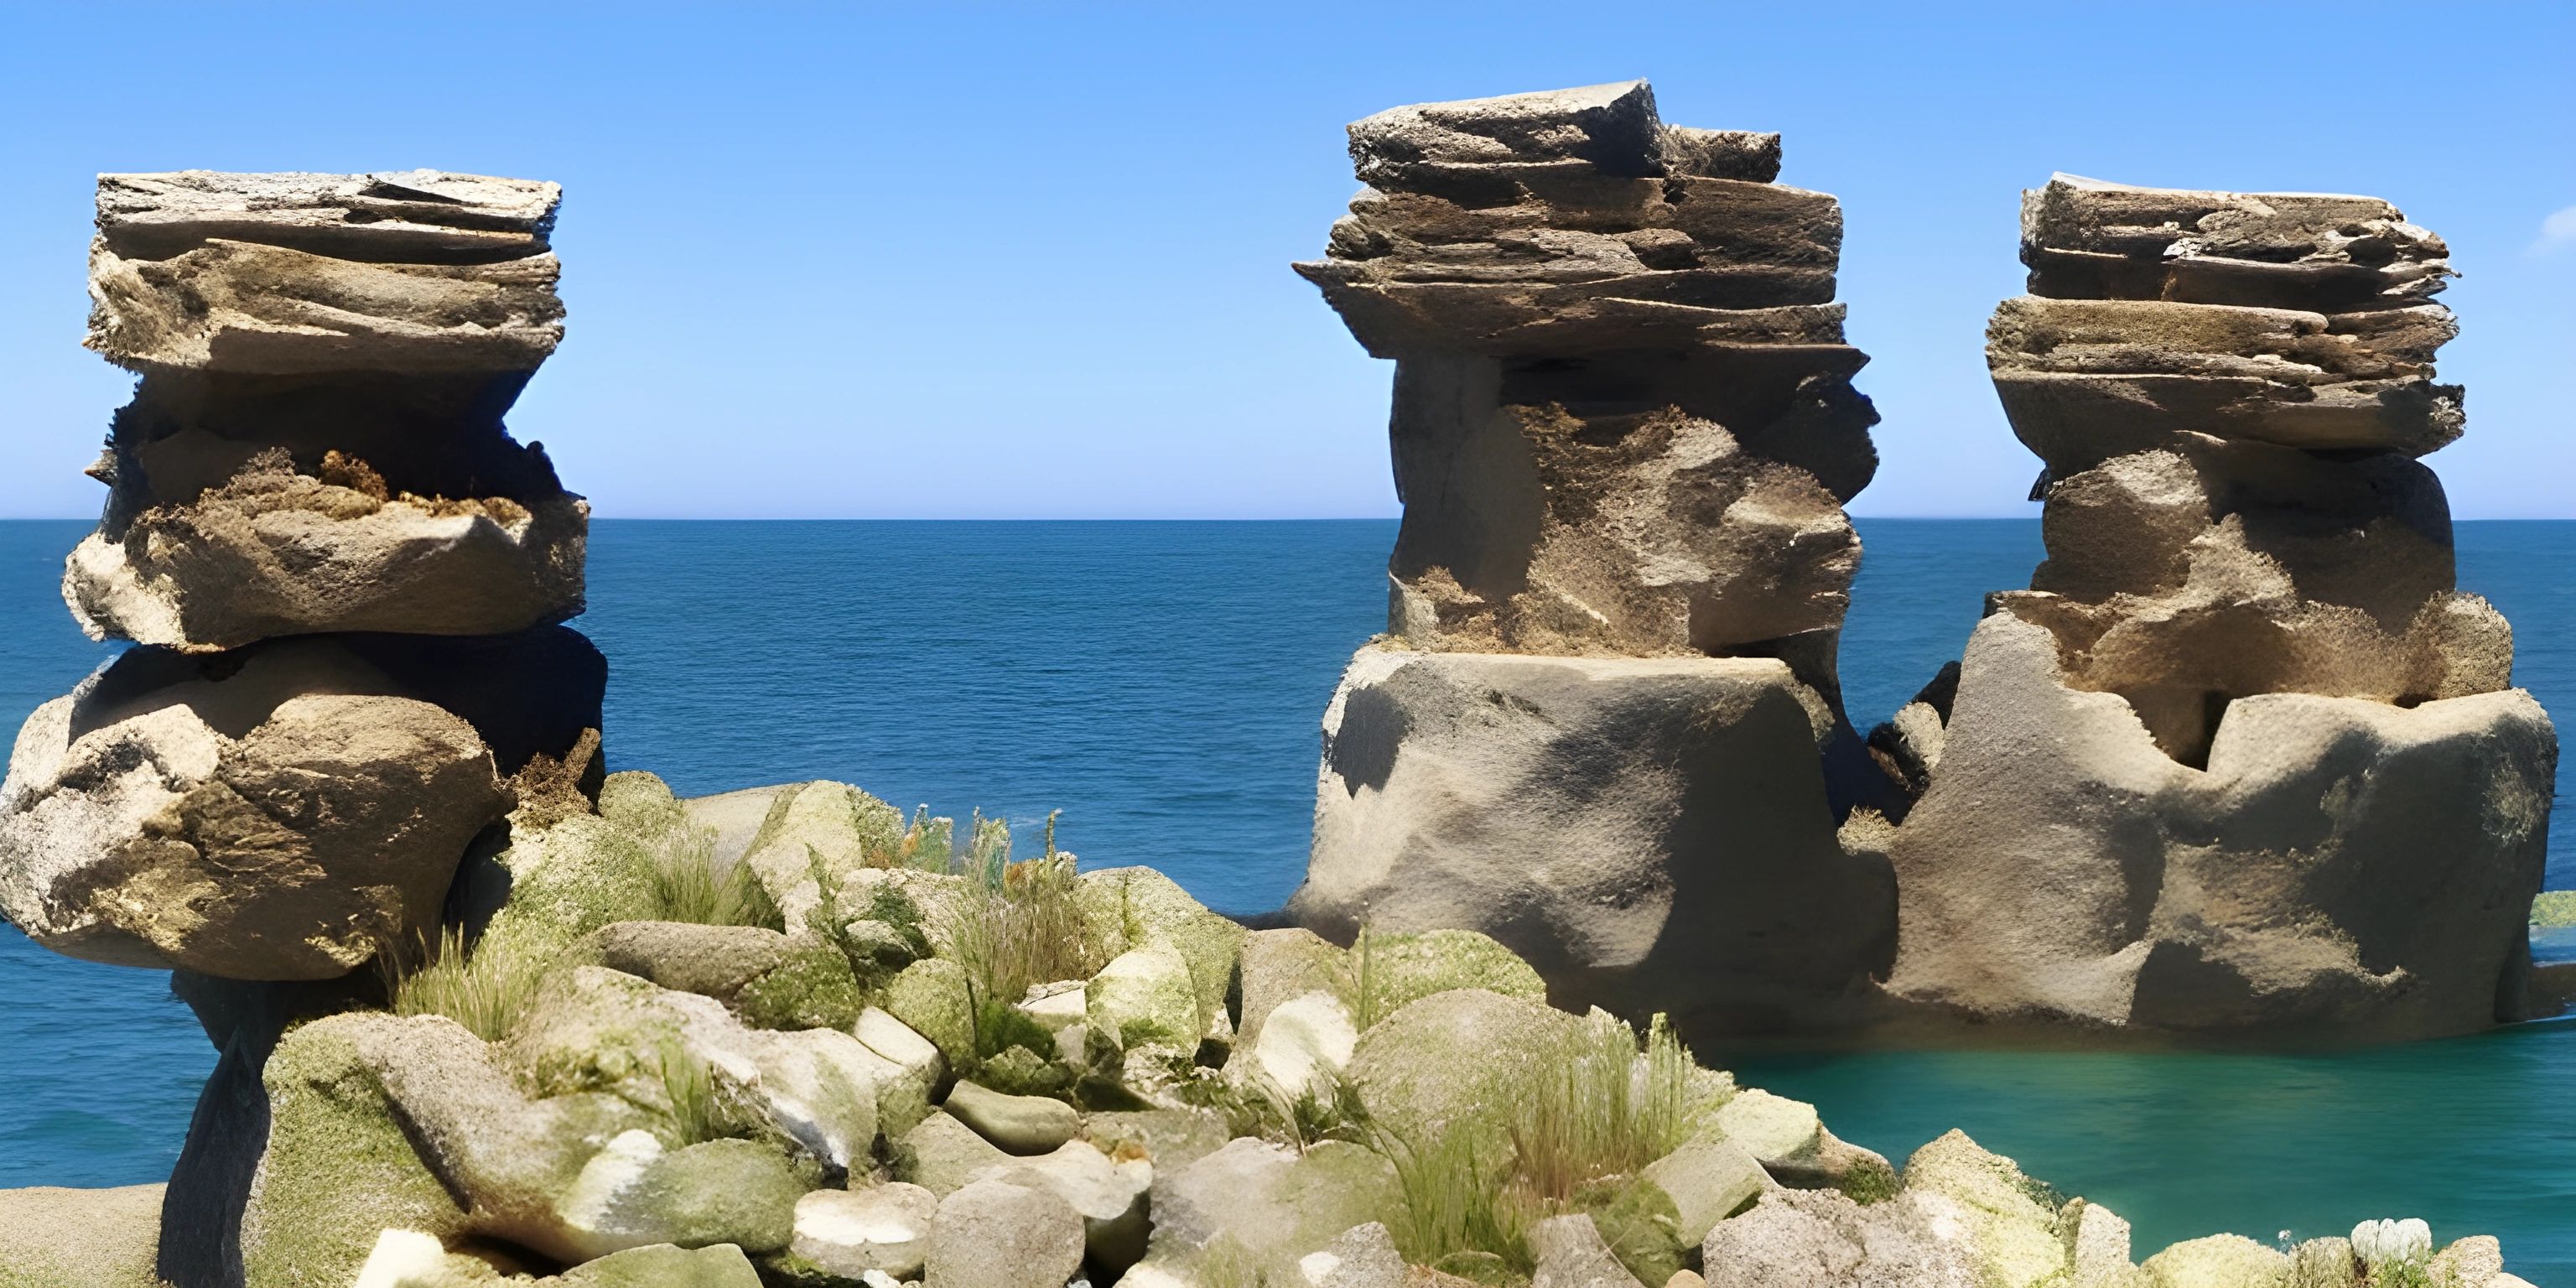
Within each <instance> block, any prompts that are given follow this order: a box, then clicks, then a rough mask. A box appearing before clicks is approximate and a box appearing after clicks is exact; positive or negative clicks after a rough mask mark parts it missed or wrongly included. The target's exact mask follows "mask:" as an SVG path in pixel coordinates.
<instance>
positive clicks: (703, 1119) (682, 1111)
mask: <svg viewBox="0 0 2576 1288" xmlns="http://www.w3.org/2000/svg"><path fill="white" fill-rule="evenodd" d="M656 1065H657V1068H656V1070H655V1072H656V1073H658V1074H659V1075H660V1080H661V1084H662V1097H663V1099H664V1101H665V1102H667V1103H668V1104H669V1105H670V1108H671V1135H672V1140H671V1141H670V1142H669V1143H670V1146H671V1147H672V1148H673V1149H685V1148H687V1147H688V1146H691V1145H695V1144H698V1143H699V1142H701V1141H710V1140H715V1139H717V1138H718V1137H720V1136H722V1135H724V1134H725V1133H724V1113H723V1109H722V1106H721V1104H720V1103H719V1101H718V1099H717V1091H716V1080H715V1074H714V1073H713V1072H712V1071H711V1070H709V1069H708V1068H707V1066H706V1065H705V1064H704V1063H703V1062H701V1061H699V1060H698V1059H697V1058H696V1057H695V1056H692V1055H690V1054H689V1053H688V1051H687V1050H686V1049H684V1048H682V1047H681V1046H680V1045H679V1044H678V1043H676V1042H673V1043H670V1044H667V1045H665V1046H664V1047H663V1048H662V1050H661V1052H660V1055H659V1057H658V1059H657V1060H656Z"/></svg>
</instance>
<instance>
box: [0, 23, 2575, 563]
mask: <svg viewBox="0 0 2576 1288" xmlns="http://www.w3.org/2000/svg"><path fill="white" fill-rule="evenodd" d="M2571 67H2576V6H2571V5H2566V4H2532V5H2505V4H2494V5H2466V4H2463V5H2424V4H2420V3H2418V4H2403V5H2399V4H2386V5H2381V4H2369V3H2339V4H2288V3H2246V4H2224V5H2205V6H2201V5H2192V4H2177V3H2159V4H2154V5H2143V4H2116V5H2114V4H2098V5H2097V4H2089V3H2073V2H2063V3H2058V4H2051V5H2044V6H2043V5H2033V6H2028V7H2018V6H2015V7H2007V6H1989V7H1968V6H1936V5H1926V4H1921V3H1910V4H1891V5H1883V6H1882V5H1866V4H1839V5H1815V6H1802V5H1796V4H1788V3H1768V4H1759V5H1738V4H1702V5H1658V4H1647V3H1627V4H1617V5H1601V4H1588V3H1578V2H1576V0H1555V2H1554V3H1546V4H1512V3H1499V2H1496V0H1486V2H1484V3H1476V4H1462V5H1439V6H1430V5H1423V6H1400V5H1395V4H1391V3H1385V2H1384V0H1380V2H1378V3H1363V4H1348V5H1343V4H1325V3H1306V4H1298V5H1293V6H1251V5H1241V6H1238V5H1231V4H1209V3H1204V0H1202V2H1201V3H1195V4H1189V5H1179V6H1171V7H1167V8H1149V7H1143V6H1134V5H1073V4H1056V5H1043V6H1035V5H1033V6H1029V7H1025V8H1007V7H945V6H942V7H936V8H934V7H933V6H929V5H921V6H914V7H908V8H903V9H898V8H895V7H891V6H884V7H879V6H860V5H845V6H812V7H802V6H783V5H762V4H724V5H717V4H707V5H702V6H670V5H657V4H650V3H625V4H617V5H600V6H595V7H592V6H576V5H569V4H550V3H544V2H543V0H521V2H520V3H515V4H508V5H485V4H476V3H464V2H459V0H442V2H441V3H438V4H390V3H388V4H377V3H352V2H350V0H336V2H335V3H330V4H317V5H289V4H265V5H248V4H234V5H218V4H192V5H174V6H145V5H129V4H114V3H98V4H42V5H39V4H28V3H11V4H10V5H9V6H8V7H7V8H5V9H0V121H5V122H6V124H5V125H0V174H5V175H6V176H7V180H6V184H5V187H0V391H5V392H4V393H0V417H5V422H0V425H5V427H4V428H0V515H6V516H41V515H59V516H86V515H89V514H92V513H95V510H96V507H97V502H98V486H97V485H96V484H95V483H92V482H91V481H90V480H88V479H86V478H83V477H82V476H81V475H80V473H79V469H80V467H81V466H82V465H84V464H86V463H88V461H89V460H90V459H91V457H92V456H93V455H94V453H95V450H96V444H97V439H98V437H99V435H100V434H101V433H103V432H104V429H105V426H106V423H107V416H108V413H109V411H110V410H111V409H112V408H113V407H115V406H116V405H117V404H118V403H120V402H122V401H123V399H124V395H125V389H126V386H127V379H126V378H125V377H123V376H121V375H120V374H119V373H117V372H116V371H115V370H113V369H112V368H110V367H108V366H107V365H106V364H105V363H103V362H101V361H99V360H98V359H97V358H95V357H93V356H91V355H90V354H88V353H87V352H86V351H84V350H82V349H81V348H80V347H79V345H78V341H79V338H80V333H81V323H82V318H83V315H84V312H85V310H86V308H87V300H86V297H85V295H84V293H83V289H82V278H83V267H82V261H83V255H84V252H85V247H86V244H87V240H88V236H89V220H90V190H91V182H92V176H93V174H94V173H95V172H97V171H102V170H143V171H149V170H176V169H186V168H206V169H222V170H326V171H354V170H372V169H409V168H412V167H416V166H432V167H439V168H444V169H451V170H463V171H473V172H480V173H487V174H501V175H514V176H525V177H535V178H546V179H554V180H558V181H560V182H561V183H562V184H563V185H564V187H565V189H566V192H567V196H566V199H565V202H564V209H563V216H562V221H561V224H560V227H559V231H558V236H557V241H556V245H557V248H558V250H559V251H560V252H561V253H562V255H563V257H564V260H565V264H566V269H565V275H564V295H565V297H566V300H567V302H568V303H569V305H570V308H571V312H572V316H571V323H570V325H571V331H570V336H569V338H568V339H567V341H566V342H565V344H564V347H563V349H562V351H561V352H560V353H558V354H557V355H556V356H555V358H554V359H553V360H552V361H551V362H549V363H548V364H547V366H546V368H545V370H544V371H543V372H542V373H541V374H540V375H539V376H538V377H537V380H536V382H535V384H534V385H533V386H531V388H530V389H529V391H528V394H527V396H526V397H525V398H523V399H522V400H521V402H520V404H519V408H518V411H517V413H516V414H515V415H514V416H513V417H512V424H513V426H514V428H515V429H516V430H517V432H518V434H519V435H520V437H522V438H537V439H542V440H544V442H545V443H546V444H547V446H548V448H549V450H550V451H552V453H553V455H554V458H555V460H556V462H557V464H558V466H559V467H560V469H561V470H562V472H563V475H564V477H565V479H566V481H567V482H568V483H569V484H570V485H571V486H572V487H574V488H575V489H576V490H578V491H582V492H585V493H588V494H589V495H590V496H591V497H592V498H593V500H594V502H595V503H596V505H597V511H598V513H600V514H601V515H604V516H668V517H692V516H710V517H769V516H776V517H838V516H851V517H947V516H955V517H1018V516H1028V517H1120V516H1135V517H1296V516H1366V515H1387V514H1392V513H1394V512H1395V498H1394V492H1393V489H1392V487H1391V486H1390V485H1389V482H1388V478H1387V464H1386V444H1385V429H1384V426H1385V413H1386V407H1385V402H1386V387H1387V380H1388V375H1389V372H1390V369H1391V368H1390V364H1386V363H1380V362H1374V361H1371V360H1370V359H1368V358H1367V357H1365V356H1364V355H1362V354H1361V352H1360V350H1359V348H1358V346H1357V345H1355V344H1354V343H1352V341H1351V340H1350V338H1349V336H1348V334H1347V333H1346V332H1345V331H1344V330H1343V329H1342V326H1341V324H1340V323H1339V321H1337V320H1336V319H1335V318H1334V316H1333V315H1332V313H1331V311H1330V310H1328V309H1326V308H1325V307H1324V305H1323V303H1322V302H1321V301H1320V300H1319V299H1318V298H1317V297H1316V295H1315V293H1314V291H1313V290H1312V289H1311V288H1309V287H1308V286H1306V285H1305V284H1304V283H1303V282H1301V281H1300V280H1298V279H1297V278H1296V277H1294V276H1293V275H1291V274H1290V273H1289V271H1288V268H1287V265H1288V261H1290V260H1292V259H1299V258H1311V257H1313V256H1315V255H1317V254H1319V253H1320V252H1321V249H1322V246H1323V241H1324V234H1325V230H1326V228H1327V226H1329V225H1330V224H1331V222H1332V220H1333V218H1334V217H1335V216H1336V215H1337V214H1339V213H1340V210H1341V207H1342V203H1343V202H1344V201H1346V200H1347V199H1348V197H1349V196H1350V193H1351V190H1352V188H1353V186H1354V185H1353V183H1352V180H1351V178H1350V172H1349V162H1348V158H1347V157H1346V156H1345V155H1344V153H1343V136H1342V126H1343V124H1344V123H1345V122H1347V121H1350V120H1352V119H1355V118H1357V117H1360V116H1364V115H1366V114H1368V113H1370V112H1373V111H1376V110H1378V109H1380V108H1384V107H1388V106H1392V105H1395V104H1398V103H1413V102H1422V101H1427V100H1434V99H1449V98H1465V97H1473V96H1479V95H1487V94H1502V93H1511V92H1516V91H1521V90H1533V89H1545V88H1553V87H1560V86H1568V85H1582V84H1591V83H1597V82H1602V81H1611V80H1621V79H1626V78H1630V77H1637V76H1644V77H1648V78H1651V79H1652V80H1653V81H1654V84H1655V91H1656V96H1657V99H1658V101H1659V102H1660V104H1661V105H1662V109H1663V114H1664V118H1665V119H1666V120H1668V121H1671V122H1674V123H1677V124H1684V125H1697V126H1707V127H1717V128H1736V129H1763V130H1779V131H1783V132H1784V133H1785V134H1786V135H1787V142H1786V150H1787V164H1786V167H1785V169H1784V170H1783V172H1782V175H1781V178H1782V181H1783V182H1786V183H1791V184H1795V185H1798V186H1801V187H1809V188H1817V189H1822V190H1824V191H1827V192H1832V193H1835V194H1838V195H1839V196H1840V197H1841V198H1842V201H1843V206H1844V210H1845V212H1846V216H1847V223H1848V231H1847V235H1846V239H1845V246H1844V255H1843V272H1842V298H1843V299H1845V300H1846V301H1848V302H1849V303H1850V305H1851V336H1852V339H1853V341H1854V342H1855V343H1857V344H1859V345H1860V346H1861V347H1862V348H1864V349H1866V350H1867V351H1869V352H1870V353H1871V354H1873V355H1874V361H1873V362H1872V363H1871V365H1870V367H1869V368H1868V370H1866V371H1864V372H1863V373H1862V374H1861V377H1860V385H1861V388H1862V389H1863V390H1865V391H1866V392H1868V393H1869V394H1870V395H1871V396H1873V397H1874V398H1876V399H1877V402H1878V406H1879V409H1880V411H1881V412H1882V414H1883V415H1884V416H1885V417H1886V420H1885V423H1884V424H1882V425H1880V426H1879V429H1878V441H1879V448H1880V452H1881V455H1882V456H1883V458H1884V464H1883V466H1882V467H1881V469H1880V471H1879V476H1878V481H1877V482H1876V483H1875V484H1874V485H1872V486H1871V488H1870V490H1869V491H1868V492H1866V493H1864V494H1863V495H1862V496H1861V497H1860V499H1859V501H1858V502H1857V503H1856V504H1855V505H1854V506H1853V509H1854V510H1855V511H1856V512H1859V513H1862V514H1878V515H2010V514H2027V513H2031V512H2032V511H2033V509H2034V507H2031V506H2029V505H2027V504H2026V503H2025V502H2024V501H2023V500H2022V497H2023V495H2024V493H2025V492H2026V490H2027V489H2028V487H2029V484H2030V479H2031V476H2032V475H2033V474H2034V473H2035V472H2036V464H2035V462H2034V461H2033V460H2032V458H2031V457H2030V456H2029V455H2028V454H2026V453H2025V452H2024V451H2023V450H2022V448H2021V447H2020V445H2019V444H2017V443H2016V442H2014V441H2013V439H2012V437H2011V434H2010V432H2009V431H2008V430H2007V429H2006V428H2005V425H2004V422H2003V418H2002V416H2001V414H2000V413H1999V412H1998V411H1997V409H1996V405H1995V399H1994V395H1993V392H1992V389H1991V387H1990V386H1989V385H1988V383H1987V381H1986V377H1985V369H1984V364H1983V359H1982V356H1981V351H1982V330H1983V326H1984V323H1985V318H1986V315H1987V313H1988V312H1989V311H1990V310H1991V309H1992V308H1993V306H1994V303H1995V301H1996V300H1997V299H1999V298H2001V297H2003V296H2005V295H2009V294H2013V293H2015V292H2017V291H2018V290H2019V288H2020V271H2021V270H2020V267H2019V265H2018V264H2017V263H2016V262H2015V259H2014V239H2015V212H2016V209H2017V204H2016V203H2017V197H2016V193H2017V192H2018V190H2019V189H2021V188H2024V187H2029V186H2033V185H2035V184H2037V183H2039V182H2041V181H2044V180H2045V179H2046V178H2047V176H2048V174H2049V172H2050V171H2052V170H2067V171H2072V172H2075V173H2079V174H2087V175H2092V176H2095V177H2098V178H2105V179H2113V180H2119V181H2123V182H2131V183H2145V184H2156V185H2165V186H2189V187H2214V188H2238V189H2276V190H2307V191H2339V192H2362V193H2370V194H2374V195H2379V196H2384V197H2387V198H2390V199H2391V200H2394V201H2395V202H2397V204H2398V205H2399V206H2401V207H2402V208H2404V209H2405V211H2406V212H2407V214H2408V215H2409V216H2410V217H2411V218H2413V219H2414V220H2415V221H2416V222H2418V223H2421V224H2424V225H2426V226H2428V227H2430V228H2432V229H2434V230H2435V231H2437V232H2439V233H2441V234H2442V235H2443V236H2444V237H2445V238H2447V239H2448V240H2449V241H2450V243H2451V246H2452V248H2453V251H2454V255H2455V259H2454V263H2455V265H2456V266H2457V267H2458V268H2460V269H2461V271H2462V272H2463V273H2464V275H2465V276H2464V278H2463V280H2461V281H2460V282H2459V283H2458V284H2456V285H2455V286H2454V287H2453V288H2452V290H2451V293H2450V294H2449V295H2448V296H2447V297H2446V299H2447V300H2448V302H2449V303H2450V304H2451V306H2452V307H2453V308H2454V309H2456V310H2458V311H2459V313H2460V315H2461V318H2462V322H2463V326H2464V333H2463V335H2462V336H2461V338H2460V339H2459V340H2458V341H2456V342H2454V343H2453V344H2452V345H2451V346H2450V347H2449V348H2448V349H2446V350H2444V352H2443V357H2442V372H2443V375H2444V377H2445V378H2446V379H2450V380H2456V381H2460V382H2464V383H2465V384H2467V386H2468V388H2469V399H2468V411H2469V432H2468V437H2467V438H2466V439H2465V440H2463V441H2462V442H2461V443H2459V444H2457V445H2456V446H2454V447H2452V448H2450V449H2449V450H2446V451H2444V452H2442V453H2441V454H2440V455H2438V456H2436V457H2434V458H2433V464H2434V465H2435V467H2436V468H2437V469H2439V470H2440V471H2441V473H2442V474H2443V476H2444V477H2445V479H2446V480H2447V482H2448V484H2449V488H2450V493H2451V497H2452V504H2453V508H2454V511H2455V512H2456V513H2458V514H2460V515H2462V516H2463V517H2481V516H2528V517H2576V487H2571V484H2576V447H2571V445H2570V441H2569V439H2570V435H2569V433H2568V429H2569V423H2568V422H2569V411H2568V404H2567V400H2566V395H2565V393H2564V392H2563V391H2564V387H2565V385H2566V382H2567V377H2568V373H2569V371H2570V369H2571V367H2576V305H2571V303H2570V301H2571V299H2576V73H2572V72H2571Z"/></svg>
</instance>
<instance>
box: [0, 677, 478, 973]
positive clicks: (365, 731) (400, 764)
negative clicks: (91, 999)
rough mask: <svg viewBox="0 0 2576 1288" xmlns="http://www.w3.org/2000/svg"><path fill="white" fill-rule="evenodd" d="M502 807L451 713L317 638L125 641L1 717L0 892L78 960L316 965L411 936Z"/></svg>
mask: <svg viewBox="0 0 2576 1288" xmlns="http://www.w3.org/2000/svg"><path fill="white" fill-rule="evenodd" d="M507 808H508V798H507V796H506V795H505V794H504V792H503V789H502V786H501V783H500V781H499V779H498V778H497V777H496V774H495V769H494V765H493V758H492V753H491V751H490V749H489V748H487V747H486V746H485V744H484V743H483V741H482V739H481V738H480V737H479V736H478V735H477V734H476V732H475V730H474V728H473V726H472V725H470V724H468V723H467V722H466V721H465V720H463V719H460V718H458V717H457V716H455V715H453V714H451V713H449V712H448V711H446V710H444V709H442V708H441V707H438V706H435V705H432V704H430V703H428V702H423V701H420V700H418V699H416V698H412V697H408V696H404V695H403V694H402V693H401V692H399V691H398V690H397V687H396V686H395V685H394V684H393V682H392V681H391V680H390V678H389V677H387V676H385V675H384V674H383V673H382V672H380V671H377V670H376V669H375V668H373V667H370V666H368V665H366V664H365V662H363V661H361V660H360V659H358V658H357V657H355V656H353V655H352V654H351V653H350V652H349V651H348V650H346V649H343V648H341V647H339V646H338V645H336V644H334V643H331V642H327V641H317V642H314V643H312V644H311V645H309V646H304V647H281V648H272V649H266V650H262V651H260V652H258V653H256V654H254V655H252V656H251V657H249V658H248V659H247V660H246V661H244V662H243V663H242V664H241V665H240V666H239V667H238V669H235V668H233V667H228V666H224V665H222V664H220V663H219V662H213V661H210V662H207V663H203V664H200V663H197V662H195V661H193V660H191V659H187V658H183V657H179V656H176V655H172V654H167V653H163V652H160V651H158V650H151V649H136V650H132V651H129V652H127V653H125V654H123V655H121V656H119V657H118V658H117V659H116V660H115V661H112V662H110V663H108V664H107V665H106V666H104V667H102V668H100V669H99V670H98V671H97V672H96V673H95V674H93V675H92V676H91V677H90V678H89V679H87V680H85V681H83V682H82V684H81V686H80V687H79V688H78V689H76V690H75V691H74V692H73V693H72V694H70V695H69V696H67V697H62V698H57V699H55V700H54V701H52V702H49V703H46V704H45V705H44V706H42V707H40V708H38V709H37V711H36V713H35V714H34V715H32V716H30V717H28V720H27V723H26V725H25V726H24V727H23V728H22V729H21V730H20V731H19V734H18V741H17V745H16V749H15V751H14V753H13V755H12V756H11V759H10V769H9V776H8V780H7V783H6V784H5V786H0V911H5V912H6V913H7V914H8V917H9V919H10V920H11V921H12V922H14V923H16V924H17V925H18V926H20V927H21V928H23V929H25V930H26V931H27V933H28V935H29V936H30V937H32V938H34V939H35V940H36V941H37V942H38V943H41V944H44V945H45V946H47V947H49V948H53V949H54V950H56V951H58V952H63V953H68V954H70V955H72V956H75V957H83V958H88V959H90V960H94V961H105V962H110V963H115V964H120V965H133V966H159V967H164V968H167V967H184V968H186V969H189V970H195V971H200V972H202V973H205V974H208V975H217V976H223V977H227V978H233V979H269V980H306V979H328V978H331V977H334V976H338V975H343V974H346V973H347V972H349V971H350V970H352V969H353V968H355V967H357V966H359V965H361V964H363V963H365V962H366V961H368V960H369V959H371V958H373V957H374V956H375V955H376V954H377V953H378V952H379V951H381V950H383V949H385V948H387V947H399V946H402V945H405V944H407V943H410V942H411V941H413V940H414V939H415V938H416V937H419V936H422V935H425V934H427V933H429V932H428V931H427V930H426V929H425V928H427V927H432V926H435V925H436V924H437V922H438V913H439V908H440V905H441V902H442V901H443V900H444V899H445V898H446V894H447V887H448V884H449V879H450V878H451V877H452V876H453V875H454V873H455V872H456V868H457V864H458V862H459V861H460V860H461V859H462V858H463V857H464V855H465V851H466V847H467V844H468V843H469V842H471V841H472V840H473V838H474V836H475V834H476V833H477V832H479V831H481V830H482V829H483V828H484V827H485V826H486V825H488V824H490V823H492V822H494V821H496V820H498V819H499V818H500V817H501V815H502V813H503V811H504V810H506V809H507Z"/></svg>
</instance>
